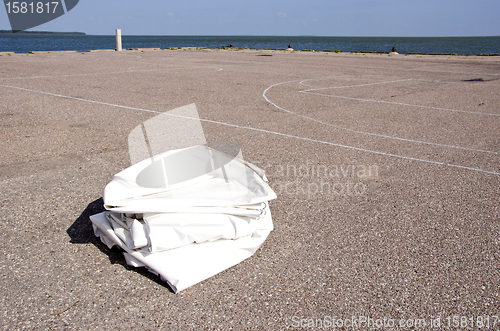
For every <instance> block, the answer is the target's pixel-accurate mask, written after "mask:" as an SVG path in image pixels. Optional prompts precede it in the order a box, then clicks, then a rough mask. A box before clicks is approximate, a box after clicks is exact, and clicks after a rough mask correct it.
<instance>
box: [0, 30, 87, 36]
mask: <svg viewBox="0 0 500 331" xmlns="http://www.w3.org/2000/svg"><path fill="white" fill-rule="evenodd" d="M0 34H16V35H21V34H22V35H24V34H29V35H65V36H86V35H87V34H86V33H84V32H50V31H24V30H22V31H14V30H0Z"/></svg>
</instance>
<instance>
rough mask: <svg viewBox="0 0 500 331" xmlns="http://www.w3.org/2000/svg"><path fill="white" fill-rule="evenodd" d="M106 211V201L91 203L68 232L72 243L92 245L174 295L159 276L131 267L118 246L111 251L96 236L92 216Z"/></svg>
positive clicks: (114, 262)
mask: <svg viewBox="0 0 500 331" xmlns="http://www.w3.org/2000/svg"><path fill="white" fill-rule="evenodd" d="M105 210H106V209H104V201H103V200H102V198H99V199H97V200H95V201H93V202H91V203H89V205H88V206H87V208H85V210H84V211H83V212H82V213H81V214H80V216H79V217H78V218H77V219H76V221H75V222H74V223H73V224H72V225H71V226H70V227H69V228H68V229H67V230H66V233H67V234H68V235H69V237H70V238H71V240H70V243H72V244H92V245H94V246H95V247H97V248H98V249H99V250H100V251H101V252H102V253H104V254H106V255H107V256H108V257H109V262H111V264H120V265H122V266H123V267H124V268H125V269H127V270H130V271H133V272H137V273H138V274H141V275H143V276H144V277H147V278H149V279H151V280H152V281H154V282H156V283H158V284H160V285H161V286H163V287H165V288H167V289H168V290H169V291H170V292H172V293H173V291H172V290H171V289H170V287H169V286H168V284H167V283H165V282H164V281H162V280H161V279H160V277H159V276H156V275H154V274H152V273H151V272H149V271H148V270H146V268H133V267H130V266H129V265H128V264H127V262H126V261H125V258H124V257H123V252H122V251H121V250H120V249H119V248H118V247H117V246H114V247H113V248H111V249H109V248H108V247H107V246H106V245H105V244H103V243H102V242H101V240H100V239H99V238H98V237H96V236H95V235H94V229H93V228H92V222H91V221H90V216H91V215H95V214H98V213H101V212H103V211H105Z"/></svg>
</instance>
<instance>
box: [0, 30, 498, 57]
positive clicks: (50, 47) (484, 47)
mask: <svg viewBox="0 0 500 331" xmlns="http://www.w3.org/2000/svg"><path fill="white" fill-rule="evenodd" d="M122 44H123V46H122V47H123V49H129V48H175V47H207V48H219V47H226V46H229V45H233V47H242V48H254V49H284V48H287V47H288V46H289V45H290V46H292V48H294V49H297V50H316V51H323V50H339V51H343V52H353V51H368V52H390V51H391V50H392V48H393V47H394V48H395V49H396V51H397V52H398V53H402V54H406V53H424V54H425V53H428V54H436V53H443V54H459V55H465V54H469V55H478V54H499V53H500V37H307V36H122ZM115 47H116V39H115V36H114V35H110V36H93V35H30V34H0V52H15V53H28V52H29V51H63V50H75V51H79V52H85V51H87V50H95V49H114V48H115Z"/></svg>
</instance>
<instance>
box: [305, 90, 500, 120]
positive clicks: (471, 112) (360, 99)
mask: <svg viewBox="0 0 500 331" xmlns="http://www.w3.org/2000/svg"><path fill="white" fill-rule="evenodd" d="M299 92H303V93H307V94H314V95H321V96H323V97H332V98H341V99H347V100H356V101H363V102H378V103H386V104H391V105H399V106H409V107H418V108H427V109H434V110H444V111H452V112H459V113H468V114H476V115H485V116H499V117H500V114H495V113H482V112H476V111H469V110H460V109H450V108H440V107H431V106H422V105H414V104H411V103H402V102H393V101H385V100H374V99H362V98H354V97H346V96H342V95H333V94H322V93H314V92H308V91H307V90H306V91H299Z"/></svg>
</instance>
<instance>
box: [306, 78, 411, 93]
mask: <svg viewBox="0 0 500 331" xmlns="http://www.w3.org/2000/svg"><path fill="white" fill-rule="evenodd" d="M306 80H311V79H306ZM409 80H413V79H412V78H408V79H400V80H391V81H385V82H376V83H366V84H358V85H346V86H331V87H321V88H312V89H309V90H303V91H299V92H309V91H319V90H330V89H337V88H351V87H361V86H371V85H381V84H391V83H399V82H407V81H409ZM302 82H305V80H303V81H302ZM302 82H300V84H302ZM309 86H310V85H309Z"/></svg>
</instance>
